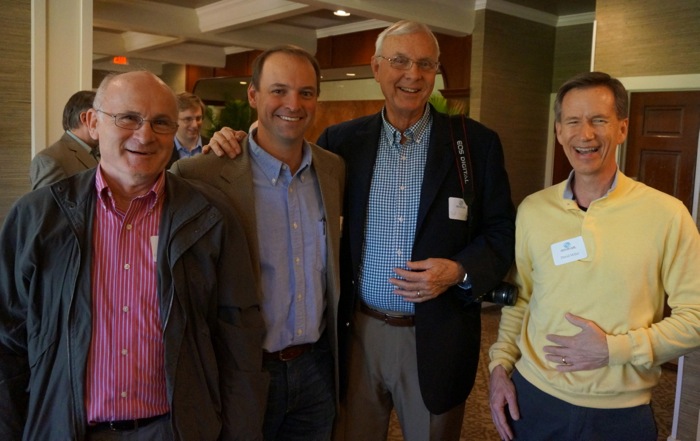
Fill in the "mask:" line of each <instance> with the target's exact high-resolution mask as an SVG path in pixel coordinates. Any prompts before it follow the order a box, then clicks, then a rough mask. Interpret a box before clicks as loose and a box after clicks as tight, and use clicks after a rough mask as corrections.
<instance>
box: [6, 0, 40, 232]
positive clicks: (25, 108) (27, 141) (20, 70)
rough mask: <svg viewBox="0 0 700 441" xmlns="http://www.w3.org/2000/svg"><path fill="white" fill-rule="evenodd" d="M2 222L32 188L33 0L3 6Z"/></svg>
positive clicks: (8, 3)
mask: <svg viewBox="0 0 700 441" xmlns="http://www.w3.org/2000/svg"><path fill="white" fill-rule="evenodd" d="M0 29H2V30H3V32H2V33H3V51H2V57H0V84H2V89H3V92H2V93H1V94H0V112H2V115H0V133H2V138H3V139H2V144H1V145H0V149H2V151H0V157H2V161H0V187H1V188H2V191H1V192H0V225H1V224H3V223H4V221H5V217H6V215H7V212H8V211H9V209H10V207H11V206H12V204H13V203H14V202H15V200H17V198H18V197H19V196H21V195H22V194H24V193H26V192H27V191H29V188H30V186H29V161H30V159H31V124H32V121H31V106H30V103H31V83H30V78H31V60H30V56H31V1H30V0H15V1H12V2H5V3H4V4H3V6H2V8H0Z"/></svg>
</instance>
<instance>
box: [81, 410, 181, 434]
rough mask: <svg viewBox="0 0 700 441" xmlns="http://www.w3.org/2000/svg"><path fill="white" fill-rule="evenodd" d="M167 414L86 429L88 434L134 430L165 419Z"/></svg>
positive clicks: (96, 425)
mask: <svg viewBox="0 0 700 441" xmlns="http://www.w3.org/2000/svg"><path fill="white" fill-rule="evenodd" d="M168 415H169V414H167V413H166V414H163V415H156V416H152V417H148V418H138V419H135V420H123V421H103V422H100V423H97V424H93V425H90V426H88V427H87V430H88V432H100V431H103V430H111V431H113V432H123V431H127V430H136V429H138V428H139V427H144V426H147V425H149V424H151V423H152V422H154V421H157V420H159V419H161V418H165V417H167V416H168Z"/></svg>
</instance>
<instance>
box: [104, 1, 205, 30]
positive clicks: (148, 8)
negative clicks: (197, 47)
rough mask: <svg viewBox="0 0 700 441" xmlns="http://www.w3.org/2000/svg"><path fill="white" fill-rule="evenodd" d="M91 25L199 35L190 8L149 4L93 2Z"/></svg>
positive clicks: (195, 20) (194, 17)
mask: <svg viewBox="0 0 700 441" xmlns="http://www.w3.org/2000/svg"><path fill="white" fill-rule="evenodd" d="M93 26H94V27H97V28H104V29H113V30H120V31H124V30H127V31H136V32H145V33H149V34H163V35H172V36H186V35H198V34H199V33H200V31H199V18H198V17H197V13H196V12H195V10H194V9H192V8H183V7H181V6H173V5H169V4H166V3H153V2H149V1H125V0H111V1H100V0H95V1H94V5H93Z"/></svg>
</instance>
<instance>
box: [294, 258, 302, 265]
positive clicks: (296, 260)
mask: <svg viewBox="0 0 700 441" xmlns="http://www.w3.org/2000/svg"><path fill="white" fill-rule="evenodd" d="M300 261H301V259H299V258H298V257H295V258H294V263H296V264H297V265H298V264H299V262H300Z"/></svg>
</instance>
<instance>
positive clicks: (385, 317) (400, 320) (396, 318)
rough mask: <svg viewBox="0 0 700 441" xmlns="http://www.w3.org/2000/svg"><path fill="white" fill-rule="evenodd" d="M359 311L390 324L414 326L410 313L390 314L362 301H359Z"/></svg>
mask: <svg viewBox="0 0 700 441" xmlns="http://www.w3.org/2000/svg"><path fill="white" fill-rule="evenodd" d="M360 311H361V312H362V313H364V314H367V315H368V316H370V317H372V318H376V319H377V320H381V321H383V322H384V323H386V324H387V325H390V326H414V324H415V323H414V320H413V316H412V315H392V314H385V313H383V312H381V311H377V310H376V309H372V308H370V307H369V306H367V305H365V304H364V303H360Z"/></svg>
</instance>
